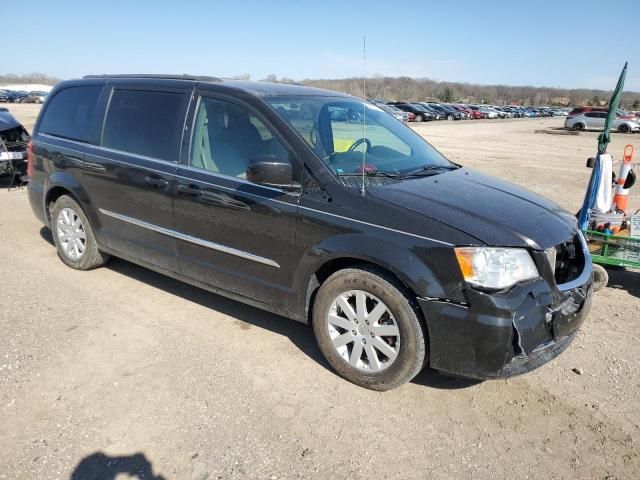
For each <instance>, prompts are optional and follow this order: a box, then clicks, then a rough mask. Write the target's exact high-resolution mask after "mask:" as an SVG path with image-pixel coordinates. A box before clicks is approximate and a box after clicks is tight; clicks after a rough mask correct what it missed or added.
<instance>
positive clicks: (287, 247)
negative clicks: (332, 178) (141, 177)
mask: <svg viewBox="0 0 640 480" xmlns="http://www.w3.org/2000/svg"><path fill="white" fill-rule="evenodd" d="M290 152H291V150H290V149H289V148H287V147H285V146H284V142H283V141H282V140H281V139H280V138H279V137H278V136H277V135H276V134H275V133H274V131H273V129H271V128H270V127H269V126H268V124H267V123H266V121H265V120H264V119H263V118H262V117H261V116H260V115H259V114H258V113H257V112H255V111H254V110H253V109H251V108H250V107H249V106H247V105H244V104H241V103H236V102H234V101H230V100H227V99H221V98H216V97H214V96H202V97H200V98H199V100H198V102H197V107H196V109H195V113H194V116H193V121H192V137H191V145H190V148H189V153H188V155H187V157H188V160H187V162H186V164H182V165H180V166H179V167H178V174H177V178H178V185H177V192H176V196H175V200H174V216H175V219H174V221H175V229H176V231H177V232H179V235H180V237H179V238H178V241H177V242H178V243H177V249H178V256H179V261H180V270H181V272H182V273H183V274H184V275H187V276H189V277H191V278H194V279H196V280H199V281H201V282H204V283H207V284H209V285H212V286H215V287H217V288H220V289H223V290H227V291H229V292H233V293H236V294H240V295H243V296H245V297H249V298H251V299H254V300H258V301H260V302H265V303H269V304H272V305H276V306H279V307H281V308H287V307H288V306H289V302H290V301H291V294H292V275H291V271H292V263H293V262H292V258H291V255H290V253H291V252H292V251H293V247H294V243H295V225H296V213H297V203H298V194H297V193H291V192H287V191H285V190H282V189H279V188H271V187H266V186H262V185H257V184H254V183H251V182H248V181H247V180H246V179H245V172H246V170H247V166H248V165H249V163H250V161H251V159H253V158H255V157H258V156H261V155H274V156H277V157H280V158H289V159H290V160H291V161H292V163H293V164H294V167H295V159H294V158H293V156H292V154H291V153H290Z"/></svg>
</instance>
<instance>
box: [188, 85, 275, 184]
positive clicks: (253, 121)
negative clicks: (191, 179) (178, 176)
mask: <svg viewBox="0 0 640 480" xmlns="http://www.w3.org/2000/svg"><path fill="white" fill-rule="evenodd" d="M263 155H273V156H276V157H279V158H287V150H286V149H285V148H284V147H283V146H282V144H281V143H280V142H279V141H278V139H277V138H276V137H275V135H274V134H273V133H272V132H271V130H270V129H269V128H268V127H267V126H266V125H265V124H264V123H263V122H262V121H261V120H260V119H259V118H258V117H256V116H255V115H253V114H251V112H249V111H248V110H246V109H245V108H243V107H241V106H239V105H236V104H234V103H230V102H226V101H223V100H217V99H213V98H207V97H201V99H200V102H199V104H198V109H197V111H196V114H195V119H194V126H193V137H192V140H191V149H190V154H189V165H190V166H192V167H195V168H201V169H203V170H208V171H211V172H215V173H221V174H223V175H229V176H231V177H238V178H245V175H246V171H247V167H248V166H249V164H250V163H251V160H253V159H254V158H256V157H259V156H263Z"/></svg>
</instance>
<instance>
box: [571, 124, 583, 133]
mask: <svg viewBox="0 0 640 480" xmlns="http://www.w3.org/2000/svg"><path fill="white" fill-rule="evenodd" d="M573 130H574V131H575V132H581V131H583V130H584V123H576V124H575V125H574V126H573Z"/></svg>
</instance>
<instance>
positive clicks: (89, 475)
mask: <svg viewBox="0 0 640 480" xmlns="http://www.w3.org/2000/svg"><path fill="white" fill-rule="evenodd" d="M122 474H126V475H127V478H137V479H139V480H165V479H166V477H164V476H162V475H154V473H153V466H152V465H151V462H150V461H149V460H148V459H147V457H146V456H145V455H144V454H143V453H134V454H133V455H123V456H116V457H111V456H109V455H107V454H105V453H103V452H95V453H92V454H91V455H88V456H86V457H85V458H83V459H82V460H81V461H80V463H78V465H77V466H76V468H74V469H73V472H71V477H70V480H115V479H116V478H121V476H120V475H122Z"/></svg>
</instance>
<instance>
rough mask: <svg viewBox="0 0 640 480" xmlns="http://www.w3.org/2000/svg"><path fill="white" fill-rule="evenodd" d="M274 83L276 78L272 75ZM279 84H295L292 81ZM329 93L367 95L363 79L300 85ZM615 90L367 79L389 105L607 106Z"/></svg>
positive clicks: (638, 104) (638, 103) (626, 101)
mask: <svg viewBox="0 0 640 480" xmlns="http://www.w3.org/2000/svg"><path fill="white" fill-rule="evenodd" d="M268 79H269V80H270V81H273V80H274V79H275V80H277V78H275V75H269V77H268ZM279 81H284V82H291V80H290V79H280V80H279ZM297 83H301V84H303V85H309V86H313V87H318V88H324V89H328V90H336V91H339V92H344V93H349V94H351V95H356V96H362V95H363V79H362V78H361V77H360V78H357V77H353V78H342V79H305V80H302V81H300V82H297ZM611 93H612V92H611V90H609V91H607V90H596V89H586V88H573V89H566V88H552V87H533V86H511V85H479V84H474V83H456V82H439V81H436V80H431V79H429V78H410V77H379V76H378V77H374V78H367V79H366V95H367V97H369V98H379V99H382V100H385V101H392V100H393V101H409V102H416V101H421V102H422V101H440V102H448V103H451V102H461V103H472V104H482V103H484V104H490V105H511V104H517V105H526V106H529V105H537V106H543V105H550V106H576V105H596V106H605V105H607V103H608V101H609V99H610V98H611ZM621 105H622V107H623V108H627V109H633V110H640V92H624V93H623V94H622V99H621Z"/></svg>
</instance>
